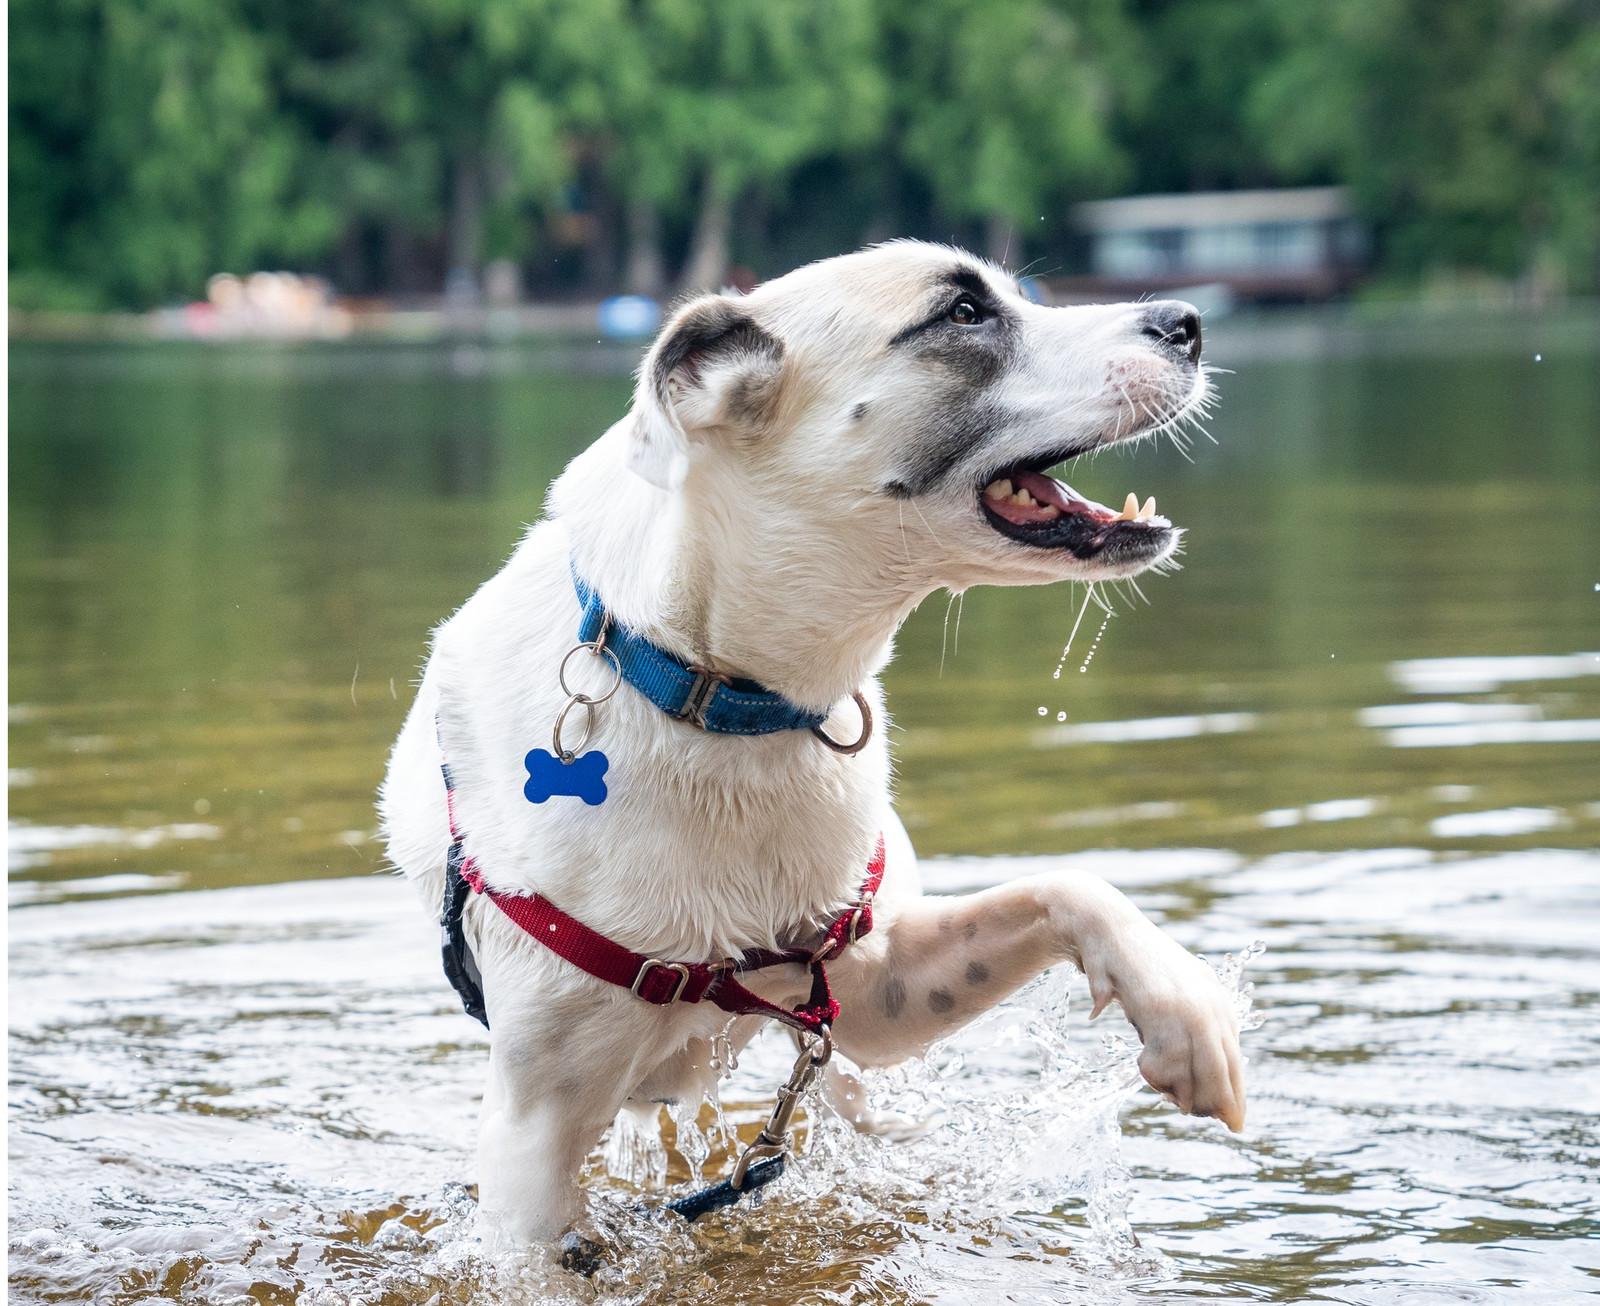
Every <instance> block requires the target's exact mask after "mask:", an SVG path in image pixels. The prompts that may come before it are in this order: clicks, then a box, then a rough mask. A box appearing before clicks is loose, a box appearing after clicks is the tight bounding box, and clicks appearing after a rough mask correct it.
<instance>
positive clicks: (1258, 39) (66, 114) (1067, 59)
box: [9, 0, 1600, 308]
mask: <svg viewBox="0 0 1600 1306" xmlns="http://www.w3.org/2000/svg"><path fill="white" fill-rule="evenodd" d="M9 21H10V41H11V45H10V49H11V56H10V74H11V127H10V146H11V154H10V157H11V164H10V168H11V175H10V182H11V228H10V234H11V260H10V267H11V290H10V297H11V302H12V303H13V304H15V305H18V306H20V307H53V308H108V307H136V308H137V307H145V306H149V305H151V304H156V303H160V302H163V301H170V300H172V299H174V298H180V297H189V296H193V295H196V294H198V293H199V292H200V291H201V290H202V288H203V286H204V282H205V279H206V277H207V276H208V275H209V274H211V273H213V272H216V271H219V270H231V271H235V272H246V271H249V270H251V269H254V268H257V267H270V266H287V267H294V268H298V269H301V270H306V271H317V272H321V273H323V274H324V275H327V276H329V277H330V278H331V279H332V280H333V281H334V283H335V284H336V285H337V286H338V287H339V288H340V289H341V290H342V291H345V292H346V293H355V294H373V293H383V294H408V293H413V294H416V293H437V292H438V291H439V290H440V288H441V286H443V285H445V284H446V282H447V280H451V284H452V285H453V286H454V285H455V284H456V281H455V280H453V279H460V278H464V281H462V282H461V284H463V285H464V286H465V289H466V291H467V293H472V292H473V289H474V286H475V283H476V278H477V277H478V275H479V273H480V272H481V269H482V267H483V265H484V264H485V263H487V262H488V261H489V260H493V259H510V260H513V261H514V262H515V263H516V264H517V265H518V266H519V268H520V270H521V274H522V278H523V280H524V281H525V283H526V284H528V285H529V286H530V287H532V288H534V289H535V290H537V291H538V292H539V293H546V294H549V293H556V294H559V293H565V292H571V291H576V290H579V289H583V290H586V291H589V292H600V291H609V290H613V289H616V288H619V287H621V286H623V285H625V284H626V285H629V286H631V287H632V288H635V289H644V290H648V291H651V292H652V293H660V292H661V291H663V290H665V289H667V288H668V286H667V280H668V278H667V277H666V275H665V272H666V270H667V269H669V268H676V269H678V275H677V278H676V280H677V282H678V284H679V285H680V286H683V287H686V288H688V287H693V286H695V285H704V284H710V283H712V282H714V281H715V280H716V279H718V278H720V277H721V276H723V275H725V274H726V273H727V268H728V264H729V263H730V262H740V263H746V264H750V265H752V270H753V272H754V274H755V275H764V274H770V273H774V272H777V271H781V270H782V269H783V268H784V267H786V266H788V265H790V264H792V263H793V262H796V261H799V260H800V259H803V258H806V257H813V256H815V255H816V254H817V253H820V252H827V251H830V250H839V249H842V248H848V247H851V246H853V245H855V244H858V243H860V242H861V241H863V240H866V239H876V238H882V237H885V236H888V235H895V234H909V235H926V236H931V237H936V238H939V239H952V238H953V239H957V240H961V241H964V242H966V243H968V244H970V245H973V246H975V247H977V248H979V249H982V250H984V251H986V252H989V253H992V254H996V255H998V254H1004V255H1005V256H1006V257H1007V258H1008V259H1009V261H1010V262H1011V263H1013V264H1014V265H1020V264H1022V263H1023V262H1025V261H1026V260H1027V259H1029V258H1030V257H1035V258H1043V259H1045V260H1047V261H1048V264H1049V266H1051V267H1061V266H1071V265H1072V263H1073V261H1074V259H1075V258H1078V257H1080V256H1081V248H1080V247H1077V246H1075V244H1074V239H1075V238H1074V236H1073V234H1072V232H1071V228H1070V225H1069V224H1068V222H1067V218H1066V215H1067V210H1068V209H1069V207H1070V205H1071V204H1072V203H1074V202H1076V201H1078V200H1081V199H1086V198H1092V197H1095V196H1099V195H1106V194H1115V193H1120V192H1125V191H1145V190H1189V189H1208V188H1216V187H1229V186H1241V185H1245V186H1249V185H1293V184H1309V183H1323V182H1344V183H1347V184H1349V185H1350V186H1352V188H1353V189H1354V191H1355V193H1356V195H1357V197H1358V201H1359V203H1360V205H1361V207H1362V210H1363V212H1364V213H1365V214H1366V216H1367V217H1368V219H1369V220H1370V221H1371V223H1372V224H1373V227H1374V231H1375V234H1376V236H1377V247H1378V251H1379V256H1380V260H1381V263H1382V266H1383V268H1384V270H1385V271H1387V272H1388V273H1390V274H1393V275H1394V276H1397V277H1400V278H1410V279H1413V280H1415V279H1419V278H1425V277H1428V276H1431V275H1437V274H1440V273H1445V272H1450V271H1461V270H1467V271H1478V272H1483V273H1488V274H1493V275H1498V276H1506V277H1510V276H1528V275H1531V276H1533V277H1535V278H1536V279H1538V280H1540V281H1541V283H1542V284H1545V285H1547V286H1552V287H1555V286H1564V287H1565V288H1568V289H1571V290H1575V291H1580V292H1590V293H1592V292H1594V291H1595V290H1596V289H1597V288H1600V0H1451V2H1450V3H1448V4H1445V3H1440V2H1439V0H1324V2H1323V3H1319V4H1305V3H1302V0H986V2H980V0H341V3H339V4H337V5H333V4H328V3H326V2H325V0H324V2H323V3H312V2H311V0H203V2H202V0H15V2H14V3H13V4H12V6H11V9H10V20H9Z"/></svg>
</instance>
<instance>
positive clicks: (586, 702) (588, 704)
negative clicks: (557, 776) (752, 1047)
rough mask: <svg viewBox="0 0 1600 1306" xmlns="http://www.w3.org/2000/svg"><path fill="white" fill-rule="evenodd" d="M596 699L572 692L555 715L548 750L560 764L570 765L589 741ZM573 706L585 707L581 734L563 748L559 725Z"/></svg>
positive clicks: (592, 730) (592, 731)
mask: <svg viewBox="0 0 1600 1306" xmlns="http://www.w3.org/2000/svg"><path fill="white" fill-rule="evenodd" d="M574 651H576V650H574ZM596 701H597V700H594V699H588V698H585V697H584V696H583V695H581V694H574V695H573V696H572V697H571V698H569V699H568V700H567V701H566V705H565V706H564V707H562V709H561V711H560V712H559V713H558V714H557V716H556V724H555V729H554V730H552V731H551V732H550V751H551V752H553V753H554V754H555V755H556V756H557V757H559V758H560V759H561V761H562V764H563V765H565V766H570V765H572V762H573V760H574V759H575V758H576V757H577V756H578V753H579V751H580V750H581V749H582V748H583V746H584V745H585V744H587V743H588V742H589V736H590V735H591V734H593V733H594V705H595V702H596ZM598 701H600V702H604V701H605V700H604V699H601V700H598ZM575 707H581V708H583V709H585V710H584V717H583V735H582V736H581V737H580V738H579V740H578V742H577V743H576V744H574V745H573V746H572V747H571V748H564V747H563V746H562V743H561V726H562V724H563V723H564V722H565V721H566V719H567V713H568V712H570V711H572V709H573V708H575Z"/></svg>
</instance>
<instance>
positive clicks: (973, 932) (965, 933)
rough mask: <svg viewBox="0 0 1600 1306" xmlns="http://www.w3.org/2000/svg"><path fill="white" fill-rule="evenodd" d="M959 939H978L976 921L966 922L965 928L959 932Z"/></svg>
mask: <svg viewBox="0 0 1600 1306" xmlns="http://www.w3.org/2000/svg"><path fill="white" fill-rule="evenodd" d="M961 937H962V938H964V939H975V938H977V937H978V922H977V921H968V922H967V926H966V928H965V929H964V930H962V931H961Z"/></svg>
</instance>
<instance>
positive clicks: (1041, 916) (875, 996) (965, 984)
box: [829, 871, 1245, 1130]
mask: <svg viewBox="0 0 1600 1306" xmlns="http://www.w3.org/2000/svg"><path fill="white" fill-rule="evenodd" d="M897 908H898V909H897V910H896V911H895V913H894V914H893V915H892V916H890V917H889V918H888V919H885V920H881V921H880V922H879V924H878V926H877V928H876V929H875V930H874V931H873V933H872V934H871V935H869V936H868V937H867V938H866V939H864V940H863V941H862V942H861V944H859V945H858V946H857V947H855V948H852V949H850V951H849V952H847V953H846V954H845V955H844V956H843V957H842V958H840V960H839V961H838V962H837V963H835V964H834V965H832V966H830V967H829V971H830V974H831V975H832V977H833V979H834V985H835V989H836V992H837V994H838V997H839V1002H840V1006H841V1008H842V1014H841V1015H840V1017H839V1021H838V1024H837V1026H836V1028H835V1035H836V1037H837V1040H838V1044H839V1047H840V1049H841V1050H842V1051H843V1052H844V1053H845V1054H846V1055H848V1056H850V1057H851V1058H852V1059H854V1060H855V1061H857V1062H858V1063H859V1064H861V1065H868V1066H870V1065H890V1064H893V1063H895V1062H897V1061H902V1060H904V1059H905V1058H907V1057H910V1056H916V1055H918V1054H920V1053H921V1052H923V1051H925V1050H926V1049H927V1047H928V1045H929V1044H931V1043H933V1042H934V1041H935V1040H937V1039H939V1038H942V1037H943V1036H944V1035H946V1034H949V1033H951V1032H953V1031H954V1030H956V1029H959V1028H960V1027H961V1026H962V1025H964V1024H966V1023H967V1022H968V1021H969V1020H971V1019H973V1018H974V1017H975V1016H977V1015H979V1014H980V1013H981V1012H983V1011H986V1010H987V1009H988V1008H990V1007H992V1006H993V1005H994V1004H995V1003H997V1002H999V1001H1000V1000H1001V999H1002V998H1004V997H1005V996H1007V995H1008V994H1010V993H1012V992H1014V991H1015V990H1016V989H1017V988H1019V987H1020V986H1021V985H1023V984H1024V983H1026V982H1027V981H1028V980H1029V979H1031V978H1033V976H1035V975H1037V974H1038V973H1039V972H1040V971H1042V970H1044V969H1046V968H1047V967H1049V966H1053V965H1055V964H1056V963H1058V962H1061V961H1070V962H1072V963H1073V964H1074V965H1075V966H1077V967H1078V968H1079V969H1080V970H1081V971H1083V973H1084V974H1085V975H1086V976H1087V977H1088V980H1089V990H1090V993H1091V994H1092V995H1093V997H1094V1011H1093V1013H1092V1016H1097V1015H1099V1014H1100V1011H1101V1010H1102V1009H1103V1008H1104V1007H1105V1005H1106V1004H1107V1003H1108V1002H1110V1001H1112V1000H1113V999H1115V1000H1117V1001H1119V1002H1121V1004H1122V1009H1123V1011H1124V1012H1125V1013H1126V1014H1127V1016H1128V1019H1129V1020H1130V1021H1131V1022H1132V1023H1133V1025H1134V1027H1135V1028H1136V1029H1137V1030H1138V1031H1139V1036H1140V1038H1141V1039H1142V1041H1143V1043H1144V1050H1143V1052H1142V1053H1141V1054H1140V1057H1139V1069H1140V1072H1141V1073H1142V1074H1143V1075H1144V1077H1145V1079H1146V1080H1148V1081H1149V1083H1150V1084H1151V1086H1152V1087H1154V1088H1155V1089H1157V1090H1158V1091H1160V1092H1161V1093H1163V1094H1165V1095H1166V1096H1167V1097H1168V1098H1169V1099H1171V1100H1172V1101H1174V1102H1176V1103H1177V1105H1178V1106H1179V1107H1180V1108H1181V1109H1182V1110H1184V1111H1186V1112H1189V1113H1190V1114H1193V1115H1204V1116H1216V1117H1217V1118H1219V1119H1221V1120H1223V1121H1225V1122H1226V1123H1227V1124H1228V1126H1229V1127H1230V1128H1233V1129H1235V1130H1237V1129H1239V1128H1241V1127H1242V1126H1243V1124H1244V1105H1245V1095H1244V1077H1243V1071H1242V1067H1241V1062H1240V1056H1239V1037H1238V1022H1237V1021H1236V1020H1235V1018H1234V1015H1233V1011H1232V1008H1231V1006H1230V1004H1229V1001H1228V997H1227V995H1226V994H1225V993H1224V992H1223V989H1222V986H1221V984H1220V983H1219V982H1218V981H1217V978H1216V976H1215V975H1213V974H1212V972H1211V969H1210V968H1209V967H1208V966H1206V964H1205V963H1204V962H1202V961H1200V960H1199V959H1198V958H1196V957H1194V956H1191V955H1190V954H1189V953H1188V952H1187V951H1185V950H1184V949H1183V948H1182V947H1180V946H1179V945H1178V944H1177V943H1175V942H1174V941H1173V940H1172V939H1170V938H1168V937H1167V936H1166V935H1165V934H1163V933H1162V932H1161V930H1159V929H1158V928H1157V927H1156V926H1155V925H1154V924H1153V923H1152V922H1150V921H1149V920H1147V919H1146V918H1145V917H1144V915H1143V914H1142V913H1141V912H1140V911H1139V909H1138V908H1137V907H1135V906H1134V905H1133V904H1132V903H1131V902H1129V901H1128V899H1127V898H1126V897H1124V896H1123V895H1122V894H1121V893H1119V892H1118V891H1117V890H1116V889H1114V888H1112V887H1111V886H1110V885H1109V884H1107V883H1106V882H1105V881H1104V880H1101V879H1099V878H1097V877H1095V876H1092V875H1085V874H1082V873H1081V872H1066V871H1063V872H1054V873H1047V874H1044V875H1035V876H1029V877H1027V878H1025V879H1021V880H1014V881H1012V882H1011V883H1009V884H1004V885H1001V886H999V887H997V888H993V889H988V890H986V891H984V892H982V893H975V894H972V895H970V896H967V897H955V898H913V899H910V900H909V901H904V902H902V903H900V904H897ZM1092 1016H1091V1018H1092Z"/></svg>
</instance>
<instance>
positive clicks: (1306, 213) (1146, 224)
mask: <svg viewBox="0 0 1600 1306" xmlns="http://www.w3.org/2000/svg"><path fill="white" fill-rule="evenodd" d="M1349 213H1350V193H1349V192H1348V191H1347V190H1346V189H1345V188H1344V187H1343V186H1301V187H1296V188H1294V189H1286V190H1227V191H1205V192H1194V193H1191V194H1186V195H1130V196H1129V197H1128V198H1126V199H1120V200H1097V201H1095V202H1094V203H1092V204H1080V205H1078V206H1077V208H1076V209H1074V210H1073V214H1074V216H1075V217H1076V218H1077V220H1078V225H1079V226H1081V227H1084V228H1085V229H1087V230H1089V231H1094V232H1105V231H1148V230H1151V229H1153V228H1172V227H1223V226H1234V225H1236V224H1241V225H1242V224H1247V223H1257V222H1328V221H1331V220H1333V219H1335V218H1343V217H1347V216H1348V215H1349Z"/></svg>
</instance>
